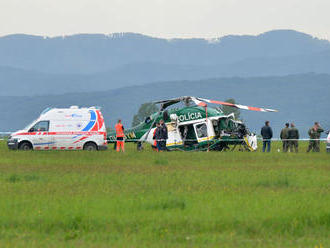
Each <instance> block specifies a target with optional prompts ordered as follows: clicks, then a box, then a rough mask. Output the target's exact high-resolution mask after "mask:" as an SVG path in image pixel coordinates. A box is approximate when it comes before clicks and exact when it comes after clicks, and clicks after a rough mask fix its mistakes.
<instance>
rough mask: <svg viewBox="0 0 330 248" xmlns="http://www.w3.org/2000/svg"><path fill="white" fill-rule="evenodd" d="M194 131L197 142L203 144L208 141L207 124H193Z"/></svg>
mask: <svg viewBox="0 0 330 248" xmlns="http://www.w3.org/2000/svg"><path fill="white" fill-rule="evenodd" d="M194 129H195V133H196V137H197V141H198V142H203V141H206V140H208V137H209V134H208V133H209V132H208V130H207V124H206V123H205V122H203V123H196V124H194Z"/></svg>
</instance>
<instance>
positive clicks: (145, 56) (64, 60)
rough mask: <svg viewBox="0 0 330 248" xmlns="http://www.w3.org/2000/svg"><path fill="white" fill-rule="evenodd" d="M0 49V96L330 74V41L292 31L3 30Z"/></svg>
mask: <svg viewBox="0 0 330 248" xmlns="http://www.w3.org/2000/svg"><path fill="white" fill-rule="evenodd" d="M0 55H1V56H0V89H1V91H0V95H2V96H13V95H16V96H23V95H26V96H32V95H44V94H63V93H69V92H73V93H74V92H90V91H91V90H92V91H96V90H98V91H103V90H110V89H115V88H121V87H127V86H133V85H142V84H146V83H151V82H158V81H173V80H198V79H205V78H219V77H235V76H240V77H254V76H255V77H258V76H272V75H279V76H281V75H282V76H283V75H288V74H302V73H311V72H314V73H327V74H330V67H329V64H330V42H329V41H326V40H320V39H317V38H314V37H312V36H310V35H307V34H304V33H300V32H297V31H293V30H275V31H270V32H266V33H263V34H260V35H257V36H249V35H244V36H234V35H231V36H225V37H220V38H217V39H214V40H206V39H170V40H166V39H160V38H153V37H148V36H144V35H141V34H133V33H123V34H113V35H96V34H80V35H72V36H65V37H54V38H49V37H41V36H31V35H10V36H4V37H0ZM92 86H93V87H92Z"/></svg>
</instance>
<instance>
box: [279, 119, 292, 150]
mask: <svg viewBox="0 0 330 248" xmlns="http://www.w3.org/2000/svg"><path fill="white" fill-rule="evenodd" d="M289 130H290V128H289V123H285V127H284V128H283V129H282V130H281V134H280V138H281V140H282V145H283V152H287V151H288V148H289V141H288V138H289Z"/></svg>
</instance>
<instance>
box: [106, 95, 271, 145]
mask: <svg viewBox="0 0 330 248" xmlns="http://www.w3.org/2000/svg"><path fill="white" fill-rule="evenodd" d="M180 102H181V103H183V104H184V107H181V108H171V109H168V108H169V107H170V106H172V105H174V104H177V103H180ZM154 103H155V104H160V111H159V112H157V113H154V114H152V115H151V116H149V117H147V118H146V119H145V121H144V122H142V123H140V124H139V125H137V126H135V127H133V128H130V129H128V130H125V142H135V143H137V147H138V149H141V148H142V143H144V142H147V143H150V144H151V145H153V144H154V140H153V134H154V130H155V128H156V123H157V122H159V121H160V120H161V119H163V120H164V122H165V124H166V126H167V130H168V139H167V142H166V148H167V149H168V150H184V151H193V150H202V151H203V150H204V151H206V150H207V151H210V150H215V151H226V150H229V149H231V150H234V149H235V148H236V147H237V146H238V147H240V149H241V150H246V151H255V150H256V149H257V137H256V135H255V134H253V133H251V132H250V131H249V130H248V128H247V127H246V126H245V124H244V123H243V122H242V121H240V120H236V119H235V116H234V114H233V113H231V114H229V115H226V114H224V113H223V112H222V111H221V109H220V108H214V107H209V106H208V104H217V105H223V106H230V107H234V108H239V109H245V110H252V111H260V112H277V110H274V109H266V108H258V107H249V106H245V105H240V104H234V103H229V102H222V101H215V100H209V99H204V98H199V97H193V96H183V97H179V98H174V99H167V100H161V101H156V102H154ZM115 142H116V133H115V132H110V133H109V134H108V143H115Z"/></svg>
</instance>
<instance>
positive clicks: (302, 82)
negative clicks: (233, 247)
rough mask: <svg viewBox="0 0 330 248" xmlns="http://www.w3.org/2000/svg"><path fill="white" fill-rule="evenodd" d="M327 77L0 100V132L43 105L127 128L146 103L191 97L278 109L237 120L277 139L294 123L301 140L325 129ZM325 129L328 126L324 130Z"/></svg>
mask: <svg viewBox="0 0 330 248" xmlns="http://www.w3.org/2000/svg"><path fill="white" fill-rule="evenodd" d="M329 92H330V75H326V74H302V75H291V76H280V77H279V76H277V77H276V76H274V77H251V78H239V77H233V78H218V79H209V80H197V81H171V82H160V83H153V84H146V85H141V86H132V87H124V88H119V89H114V90H109V91H103V92H88V93H70V94H62V95H53V96H51V95H46V96H36V97H25V96H21V97H18V96H17V97H0V112H1V114H2V116H1V119H0V130H2V131H7V130H10V131H13V130H16V129H19V128H22V127H24V125H26V124H28V122H30V121H32V120H33V119H34V118H36V117H37V116H38V115H39V113H40V112H41V111H42V110H43V109H45V108H46V107H67V106H70V105H78V106H101V107H102V110H103V114H104V117H105V119H106V124H107V125H108V126H113V125H114V123H115V121H116V120H117V119H118V118H122V119H123V121H124V124H125V126H127V127H128V126H130V123H131V121H132V117H133V115H134V114H135V113H136V112H137V110H138V108H139V106H140V104H142V103H144V102H148V101H153V100H159V99H166V98H173V97H177V96H182V95H194V96H200V97H205V98H211V99H219V100H226V99H228V98H234V99H236V101H237V102H238V103H241V104H246V105H250V106H259V107H269V108H275V109H278V110H279V111H280V112H279V113H259V112H253V111H244V110H242V118H243V119H244V120H245V121H246V122H247V123H248V126H249V127H250V129H251V130H252V131H256V132H259V129H260V127H261V126H262V125H263V122H264V121H265V120H266V119H268V120H270V121H271V125H272V126H273V127H274V130H275V134H276V136H278V133H279V131H280V128H281V127H282V126H283V124H284V123H285V122H287V121H294V122H295V123H296V124H297V126H298V128H300V129H301V131H302V135H303V136H305V137H306V132H307V128H308V127H309V126H311V125H312V124H313V122H314V121H316V120H317V121H320V122H321V124H323V126H324V128H326V129H330V126H329V123H330V117H329V115H328V112H329V109H328V108H329V106H328V104H326V103H327V101H328V100H329ZM327 125H328V126H327Z"/></svg>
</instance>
